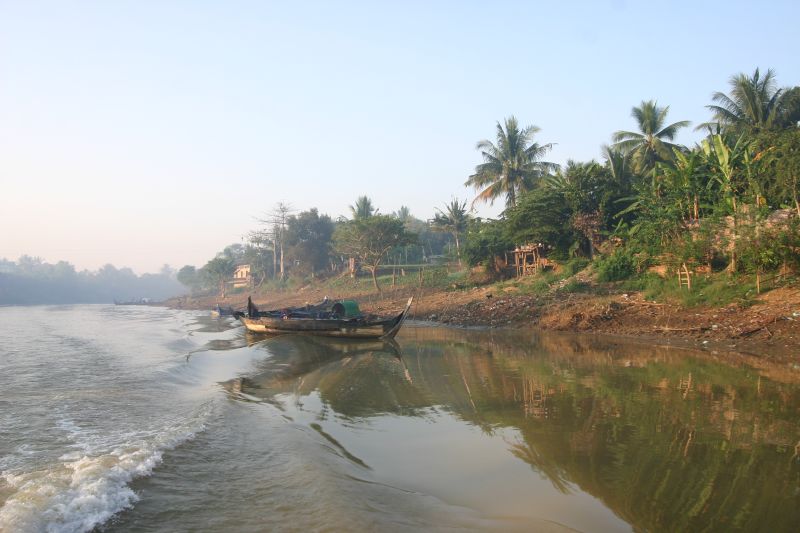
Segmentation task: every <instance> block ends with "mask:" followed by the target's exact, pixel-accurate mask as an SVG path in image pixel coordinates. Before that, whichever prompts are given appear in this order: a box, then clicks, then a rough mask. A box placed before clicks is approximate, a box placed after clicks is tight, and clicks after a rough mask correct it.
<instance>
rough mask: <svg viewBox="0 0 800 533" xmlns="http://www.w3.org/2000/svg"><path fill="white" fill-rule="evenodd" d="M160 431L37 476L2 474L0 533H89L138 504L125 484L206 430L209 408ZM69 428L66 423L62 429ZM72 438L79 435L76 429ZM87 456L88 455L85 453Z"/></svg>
mask: <svg viewBox="0 0 800 533" xmlns="http://www.w3.org/2000/svg"><path fill="white" fill-rule="evenodd" d="M209 408H210V407H207V408H205V409H203V412H202V413H198V416H196V417H192V419H191V420H190V421H187V422H186V423H184V424H180V425H175V426H172V427H170V428H166V429H165V430H164V431H163V432H160V433H157V434H152V433H148V434H145V435H139V437H138V438H130V437H132V436H130V435H129V436H128V437H129V438H128V439H125V440H124V442H123V443H122V444H120V445H118V446H116V447H113V448H111V449H109V448H106V450H105V452H103V453H98V452H95V453H92V452H91V451H88V449H89V448H92V447H91V446H88V447H87V446H86V445H85V443H84V444H81V445H79V446H77V447H79V448H81V451H80V452H76V453H70V454H67V455H64V456H62V457H61V460H62V461H63V462H60V463H56V464H53V465H50V466H49V467H47V468H43V469H40V470H36V471H30V472H23V473H12V472H2V473H1V474H0V475H1V476H2V479H3V481H4V482H5V484H6V485H7V489H10V495H9V497H8V498H7V499H6V501H5V503H4V505H3V507H2V508H0V531H20V532H24V531H47V532H58V533H61V532H80V531H90V530H91V529H93V528H94V527H96V526H98V525H99V524H102V523H104V522H105V521H107V520H108V519H109V518H111V517H112V516H113V515H115V514H116V513H118V512H120V511H122V510H124V509H128V508H130V507H132V506H133V505H134V504H135V503H136V502H137V501H138V499H139V497H138V496H137V495H136V493H135V492H134V491H133V490H132V489H131V488H130V486H129V483H130V482H131V481H132V480H133V479H135V478H138V477H143V476H148V475H150V473H151V472H152V471H153V469H154V468H155V467H156V466H158V465H159V464H160V463H161V461H162V455H163V453H164V452H165V451H167V450H170V449H172V448H174V447H176V446H178V445H180V444H181V443H183V442H186V441H188V440H191V439H192V438H193V437H194V436H195V435H196V434H197V433H198V432H200V431H202V430H203V429H204V427H205V423H204V421H205V420H206V419H207V414H208V409H209ZM68 426H69V424H65V425H64V428H65V429H66V428H67V427H68ZM70 429H73V430H75V431H74V434H80V431H79V430H78V429H77V428H70ZM87 452H88V453H87Z"/></svg>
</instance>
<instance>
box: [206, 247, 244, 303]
mask: <svg viewBox="0 0 800 533" xmlns="http://www.w3.org/2000/svg"><path fill="white" fill-rule="evenodd" d="M235 268H236V262H235V261H234V260H233V259H232V258H231V257H229V256H227V255H225V254H224V253H220V254H217V256H216V257H215V258H214V259H212V260H210V261H209V262H208V263H206V264H205V265H204V266H203V268H202V269H201V270H202V275H203V276H204V277H205V278H206V279H207V280H208V281H209V282H210V283H211V284H212V285H216V286H217V287H218V294H219V295H220V297H222V298H225V285H226V282H227V280H228V278H230V277H231V276H232V275H233V271H234V270H235Z"/></svg>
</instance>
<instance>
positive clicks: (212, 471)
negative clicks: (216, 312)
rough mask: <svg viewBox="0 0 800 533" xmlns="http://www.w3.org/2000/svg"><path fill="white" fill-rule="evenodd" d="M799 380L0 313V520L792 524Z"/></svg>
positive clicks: (471, 525)
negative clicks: (266, 337)
mask: <svg viewBox="0 0 800 533" xmlns="http://www.w3.org/2000/svg"><path fill="white" fill-rule="evenodd" d="M799 383H800V373H798V371H797V370H793V369H791V368H786V369H780V368H778V369H777V370H776V369H775V368H771V369H762V370H756V369H753V368H749V367H747V366H744V365H742V364H738V363H737V362H736V361H735V360H733V361H730V360H725V361H722V360H720V357H719V356H717V355H715V354H713V353H699V352H689V351H685V350H679V349H676V348H666V347H653V346H648V345H646V344H636V343H627V342H621V341H618V340H616V341H614V340H602V339H597V338H590V337H578V336H570V335H553V334H549V335H545V334H537V333H530V332H527V333H525V332H501V331H497V330H495V331H464V330H457V329H447V328H435V327H414V326H411V325H409V326H407V327H405V328H404V330H403V331H402V332H401V334H400V335H399V336H398V339H397V343H396V344H388V343H382V342H380V343H379V342H366V343H365V342H361V343H353V342H343V341H333V340H323V339H315V338H303V337H275V338H271V339H266V340H265V339H263V338H259V337H251V336H249V335H246V334H245V332H244V331H243V329H242V328H241V327H238V325H237V324H236V323H235V322H234V321H232V320H215V319H212V318H210V317H208V316H207V313H201V312H187V311H176V310H169V309H164V308H154V307H125V306H118V307H115V306H101V305H95V306H88V305H81V306H54V307H29V308H19V307H16V308H14V307H6V308H0V531H3V532H5V531H8V532H12V531H14V532H16V531H91V530H97V531H219V530H231V531H269V530H281V531H294V530H297V531H307V530H322V531H342V530H348V531H363V530H370V531H373V530H375V531H377V530H379V531H408V530H419V529H425V530H445V529H446V530H451V529H463V530H495V531H515V530H518V531H574V530H577V531H631V530H639V531H701V530H702V531H732V530H745V531H797V529H798V525H800V459H799V458H798V454H800V384H799Z"/></svg>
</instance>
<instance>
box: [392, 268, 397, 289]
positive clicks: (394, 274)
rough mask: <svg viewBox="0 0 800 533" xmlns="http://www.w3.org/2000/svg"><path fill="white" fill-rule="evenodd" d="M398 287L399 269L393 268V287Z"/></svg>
mask: <svg viewBox="0 0 800 533" xmlns="http://www.w3.org/2000/svg"><path fill="white" fill-rule="evenodd" d="M395 285H397V269H396V268H392V287H394V286H395Z"/></svg>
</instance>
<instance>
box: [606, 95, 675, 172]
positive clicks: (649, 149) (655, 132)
mask: <svg viewBox="0 0 800 533" xmlns="http://www.w3.org/2000/svg"><path fill="white" fill-rule="evenodd" d="M668 112H669V106H666V107H659V106H658V104H657V103H656V101H655V100H649V101H646V102H645V101H643V102H642V103H641V105H640V106H639V107H634V108H633V109H631V116H632V117H633V118H634V119H635V120H636V125H637V127H638V128H639V131H638V132H636V131H618V132H616V133H615V134H614V136H613V139H614V143H615V144H614V148H617V149H620V150H622V151H623V152H625V153H629V154H630V156H631V162H632V163H633V169H634V171H635V172H637V173H639V174H644V173H646V172H648V171H650V170H652V169H653V168H654V167H655V165H656V163H657V162H659V161H669V160H670V159H672V154H673V149H674V148H675V147H676V145H674V144H672V143H670V142H669V141H672V140H673V139H675V135H676V134H677V133H678V130H680V129H681V128H685V127H686V126H688V125H689V124H690V122H689V121H688V120H681V121H679V122H674V123H672V124H670V125H668V126H665V124H666V120H667V113H668Z"/></svg>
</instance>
